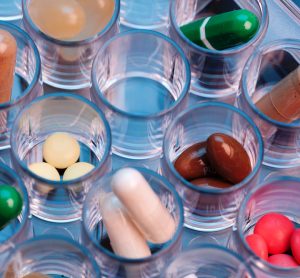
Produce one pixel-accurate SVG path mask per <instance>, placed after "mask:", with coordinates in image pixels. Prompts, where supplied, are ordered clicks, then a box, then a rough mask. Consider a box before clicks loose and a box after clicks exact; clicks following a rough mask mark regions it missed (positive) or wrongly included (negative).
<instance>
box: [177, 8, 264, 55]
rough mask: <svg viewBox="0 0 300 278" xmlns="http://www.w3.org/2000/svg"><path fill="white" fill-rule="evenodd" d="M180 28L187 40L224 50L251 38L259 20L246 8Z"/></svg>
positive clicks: (199, 20) (203, 19)
mask: <svg viewBox="0 0 300 278" xmlns="http://www.w3.org/2000/svg"><path fill="white" fill-rule="evenodd" d="M180 29H181V31H182V32H183V33H184V35H185V36H186V37H187V38H188V39H189V40H191V41H192V42H194V43H196V44H198V45H200V46H202V47H204V48H207V49H212V50H224V49H228V48H232V47H235V46H238V45H241V44H244V43H247V42H248V41H249V40H250V39H251V38H253V36H254V35H255V34H256V32H257V30H258V29H259V20H258V18H257V17H256V15H255V14H253V13H251V12H250V11H248V10H236V11H231V12H227V13H222V14H218V15H215V16H211V17H205V18H201V19H198V20H196V21H193V22H191V23H188V24H186V25H183V26H181V27H180Z"/></svg>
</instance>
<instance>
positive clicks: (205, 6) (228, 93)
mask: <svg viewBox="0 0 300 278" xmlns="http://www.w3.org/2000/svg"><path fill="white" fill-rule="evenodd" d="M236 9H247V10H249V11H251V12H253V13H254V14H255V15H256V16H257V17H258V19H259V21H260V28H259V30H258V32H257V34H256V35H255V36H254V37H253V38H252V39H251V40H250V41H249V42H247V43H245V44H243V45H240V46H237V47H234V48H230V49H226V50H222V51H216V50H210V49H205V48H203V47H200V46H198V45H197V44H195V43H193V42H191V41H190V40H189V39H187V38H186V36H185V35H184V34H183V33H182V32H181V30H180V26H182V25H184V24H187V23H189V22H191V21H193V20H196V19H199V18H203V17H207V16H212V15H215V14H219V13H223V12H227V11H231V10H236ZM267 27H268V10H267V5H266V1H265V0H250V1H237V0H236V1H234V0H221V1H220V0H206V1H203V0H186V1H181V0H175V1H172V3H171V8H170V30H169V32H170V36H171V38H172V39H174V40H175V42H177V43H178V44H179V45H180V46H181V47H182V48H183V50H184V52H185V54H186V55H187V57H188V59H189V61H190V64H191V70H192V83H191V93H193V94H195V95H197V96H199V99H200V100H202V99H203V100H207V99H209V100H212V99H218V100H220V101H224V102H229V103H233V102H234V99H235V96H236V93H237V91H238V87H239V83H240V78H241V75H242V71H243V68H244V65H245V63H246V61H247V59H248V58H249V56H250V55H251V54H252V52H253V50H254V49H255V48H256V47H257V45H258V44H259V43H260V42H261V41H262V39H263V38H264V36H265V33H266V30H267Z"/></svg>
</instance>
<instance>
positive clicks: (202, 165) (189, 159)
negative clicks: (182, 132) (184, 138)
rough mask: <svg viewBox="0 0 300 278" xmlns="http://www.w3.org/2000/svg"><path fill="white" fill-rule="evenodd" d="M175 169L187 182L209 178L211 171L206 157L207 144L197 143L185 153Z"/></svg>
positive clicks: (178, 160)
mask: <svg viewBox="0 0 300 278" xmlns="http://www.w3.org/2000/svg"><path fill="white" fill-rule="evenodd" d="M174 167H175V169H176V170H177V172H178V173H179V174H180V175H181V176H182V177H184V178H185V179H186V180H193V179H197V178H201V177H205V176H207V175H208V174H209V173H210V172H211V169H210V166H209V165H208V161H207V157H206V142H201V143H196V144H194V145H192V146H190V147H189V148H187V149H186V150H185V151H183V152H182V153H181V154H180V156H179V157H178V158H177V159H176V161H175V163H174Z"/></svg>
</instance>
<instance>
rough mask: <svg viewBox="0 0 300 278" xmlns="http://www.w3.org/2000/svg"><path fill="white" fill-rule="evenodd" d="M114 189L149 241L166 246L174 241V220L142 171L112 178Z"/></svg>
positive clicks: (125, 171) (128, 170) (127, 170)
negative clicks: (168, 242)
mask: <svg viewBox="0 0 300 278" xmlns="http://www.w3.org/2000/svg"><path fill="white" fill-rule="evenodd" d="M111 187H112V190H113V192H114V193H115V195H116V196H117V197H118V198H119V200H120V201H121V203H122V204H123V206H124V207H125V208H126V210H127V211H128V214H129V215H130V217H131V219H132V220H133V222H134V223H135V224H136V226H137V227H138V228H139V230H140V231H141V232H142V234H143V235H144V237H145V238H146V239H147V240H148V241H149V242H152V243H158V244H159V243H165V242H166V241H168V240H170V239H171V238H172V236H173V235H174V233H175V230H176V225H175V221H174V219H173V217H172V215H171V214H170V213H169V211H168V210H167V208H166V207H165V206H164V205H163V204H162V202H161V200H160V199H159V197H158V196H157V195H156V193H155V192H154V191H153V189H152V188H151V186H150V185H149V183H148V182H147V181H146V179H145V178H144V176H143V175H142V174H141V173H140V172H139V171H137V170H135V169H132V168H123V169H121V170H119V171H118V172H116V173H115V175H114V176H113V178H112V181H111Z"/></svg>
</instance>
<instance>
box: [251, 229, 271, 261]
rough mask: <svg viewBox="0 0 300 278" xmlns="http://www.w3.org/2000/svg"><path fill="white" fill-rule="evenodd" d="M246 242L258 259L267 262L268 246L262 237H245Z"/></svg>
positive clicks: (254, 235)
mask: <svg viewBox="0 0 300 278" xmlns="http://www.w3.org/2000/svg"><path fill="white" fill-rule="evenodd" d="M246 241H247V243H248V245H249V246H250V248H251V249H252V251H253V252H254V253H255V254H256V255H257V256H258V257H260V258H262V259H263V260H268V246H267V243H266V242H265V240H264V238H263V237H262V236H260V235H256V234H253V235H249V236H247V237H246Z"/></svg>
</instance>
